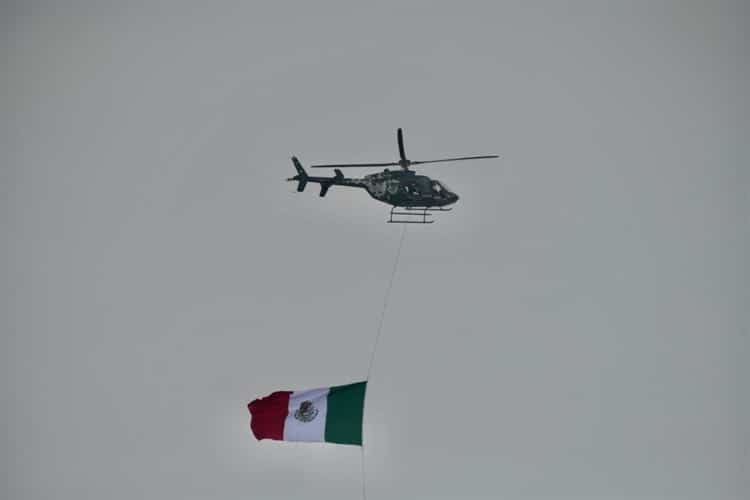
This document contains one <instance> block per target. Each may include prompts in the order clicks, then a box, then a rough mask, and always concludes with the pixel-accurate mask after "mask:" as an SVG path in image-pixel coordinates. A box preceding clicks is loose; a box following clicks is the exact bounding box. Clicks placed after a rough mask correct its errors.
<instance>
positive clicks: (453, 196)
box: [451, 193, 458, 203]
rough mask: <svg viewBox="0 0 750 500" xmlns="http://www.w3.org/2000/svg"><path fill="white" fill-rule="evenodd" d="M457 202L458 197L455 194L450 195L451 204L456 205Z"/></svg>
mask: <svg viewBox="0 0 750 500" xmlns="http://www.w3.org/2000/svg"><path fill="white" fill-rule="evenodd" d="M457 201H458V195H457V194H456V193H451V203H456V202H457Z"/></svg>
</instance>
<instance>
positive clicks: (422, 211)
mask: <svg viewBox="0 0 750 500" xmlns="http://www.w3.org/2000/svg"><path fill="white" fill-rule="evenodd" d="M401 210H406V211H405V212H402V211H401ZM451 210H453V209H452V208H442V207H391V217H390V219H388V220H387V221H386V222H388V223H389V224H432V223H434V222H435V221H434V220H432V218H431V217H432V212H450V211H451ZM394 216H396V219H394V218H393V217H394Z"/></svg>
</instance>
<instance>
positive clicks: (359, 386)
mask: <svg viewBox="0 0 750 500" xmlns="http://www.w3.org/2000/svg"><path fill="white" fill-rule="evenodd" d="M366 388H367V382H357V383H355V384H348V385H339V386H335V387H324V388H321V389H311V390H307V391H278V392H274V393H272V394H270V395H268V396H266V397H265V398H259V399H256V400H254V401H252V402H251V403H250V404H248V405H247V408H248V409H249V410H250V428H251V429H252V431H253V435H254V436H255V438H256V439H258V440H261V439H275V440H278V441H306V442H326V443H339V444H354V445H359V446H362V415H363V413H364V406H365V390H366Z"/></svg>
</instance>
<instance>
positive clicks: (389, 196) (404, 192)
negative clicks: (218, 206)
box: [287, 128, 499, 224]
mask: <svg viewBox="0 0 750 500" xmlns="http://www.w3.org/2000/svg"><path fill="white" fill-rule="evenodd" d="M396 140H397V142H398V153H399V161H397V162H388V163H342V164H321V165H311V166H310V167H311V168H333V172H334V175H333V177H316V176H310V175H307V172H306V171H305V169H304V168H303V167H302V164H301V163H300V161H299V159H298V158H297V157H296V156H292V163H293V164H294V168H295V169H296V170H297V175H295V176H294V177H290V178H288V179H287V181H297V191H298V192H302V191H304V190H305V186H306V185H307V183H308V182H312V183H316V184H320V196H321V197H322V196H325V195H326V194H327V193H328V189H329V188H330V187H331V186H348V187H356V188H363V189H365V190H366V191H367V192H368V193H369V195H370V196H371V197H373V198H374V199H376V200H378V201H381V202H383V203H387V204H388V205H391V212H390V218H389V219H388V220H387V221H386V222H389V223H398V224H432V223H433V222H435V221H434V220H432V218H431V217H432V214H433V213H434V212H449V211H450V210H452V207H450V206H449V205H453V204H454V203H456V202H457V201H458V195H457V194H456V193H454V192H453V191H451V190H450V189H449V188H448V186H446V185H445V184H444V183H442V182H440V181H438V180H435V179H431V178H429V177H427V176H426V175H417V173H416V172H415V171H414V170H410V169H409V167H410V166H412V165H423V164H427V163H442V162H451V161H461V160H481V159H487V158H499V156H498V155H481V156H461V157H456V158H441V159H438V160H422V161H412V160H409V159H407V158H406V150H405V148H404V133H403V130H402V129H400V128H399V129H398V130H397V131H396ZM393 166H398V167H401V168H400V170H390V169H388V168H387V167H393ZM351 167H386V168H385V169H384V170H383V171H382V172H377V173H374V174H369V175H365V176H364V177H362V178H352V177H345V176H344V174H343V173H342V172H341V170H340V169H342V168H351Z"/></svg>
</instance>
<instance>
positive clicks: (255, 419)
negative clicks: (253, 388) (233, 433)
mask: <svg viewBox="0 0 750 500" xmlns="http://www.w3.org/2000/svg"><path fill="white" fill-rule="evenodd" d="M291 394H292V392H291V391H278V392H274V393H272V394H270V395H269V396H266V397H265V398H258V399H256V400H254V401H252V402H251V403H250V404H248V405H247V409H248V410H250V417H251V418H250V428H251V429H252V431H253V435H254V436H255V439H257V440H259V441H260V440H261V439H276V440H279V441H282V440H283V439H284V420H286V416H287V415H288V414H289V396H290V395H291Z"/></svg>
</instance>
